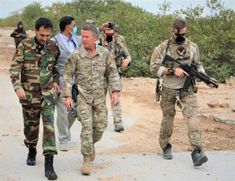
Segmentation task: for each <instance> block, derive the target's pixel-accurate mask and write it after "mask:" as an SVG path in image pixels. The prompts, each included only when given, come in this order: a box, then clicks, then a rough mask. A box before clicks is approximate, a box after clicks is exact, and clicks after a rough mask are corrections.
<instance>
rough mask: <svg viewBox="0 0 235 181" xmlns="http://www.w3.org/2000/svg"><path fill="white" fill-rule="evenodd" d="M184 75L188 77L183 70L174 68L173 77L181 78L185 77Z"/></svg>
mask: <svg viewBox="0 0 235 181" xmlns="http://www.w3.org/2000/svg"><path fill="white" fill-rule="evenodd" d="M185 75H187V76H188V73H187V72H185V71H184V70H183V69H181V68H178V67H177V68H175V76H177V77H183V76H185Z"/></svg>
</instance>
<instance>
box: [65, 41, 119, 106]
mask: <svg viewBox="0 0 235 181" xmlns="http://www.w3.org/2000/svg"><path fill="white" fill-rule="evenodd" d="M74 75H75V80H76V83H77V86H78V91H79V96H78V97H79V98H82V99H83V100H85V101H86V102H87V103H90V104H91V103H94V104H98V103H101V102H105V99H106V98H105V91H104V84H105V80H106V79H107V80H108V82H109V86H110V90H111V92H114V91H120V90H121V83H120V77H119V75H118V72H117V68H116V65H115V62H114V60H113V57H112V55H111V54H110V53H109V52H108V51H107V50H106V49H105V48H103V47H102V46H99V45H97V46H96V52H95V55H94V56H93V57H92V58H91V57H90V56H89V55H88V53H87V51H86V49H85V48H84V46H83V45H81V46H80V47H79V48H78V49H76V50H75V52H73V53H72V54H71V55H70V56H69V58H68V61H67V63H66V64H65V72H64V79H65V83H64V84H65V90H64V97H68V96H71V87H72V82H73V76H74Z"/></svg>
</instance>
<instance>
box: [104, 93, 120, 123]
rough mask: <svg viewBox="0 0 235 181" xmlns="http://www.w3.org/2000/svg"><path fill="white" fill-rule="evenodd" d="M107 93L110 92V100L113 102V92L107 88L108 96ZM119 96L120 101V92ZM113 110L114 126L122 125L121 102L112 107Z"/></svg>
mask: <svg viewBox="0 0 235 181" xmlns="http://www.w3.org/2000/svg"><path fill="white" fill-rule="evenodd" d="M107 92H109V97H110V100H111V95H112V92H111V91H110V89H108V88H105V95H107ZM118 96H119V99H120V92H119V93H118ZM111 110H112V114H113V124H114V125H118V124H122V107H121V101H119V102H118V104H116V105H115V106H113V105H111Z"/></svg>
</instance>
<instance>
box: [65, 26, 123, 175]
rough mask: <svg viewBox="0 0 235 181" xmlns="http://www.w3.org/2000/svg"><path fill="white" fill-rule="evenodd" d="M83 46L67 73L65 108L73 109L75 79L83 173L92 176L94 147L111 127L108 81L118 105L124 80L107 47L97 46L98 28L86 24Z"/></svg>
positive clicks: (70, 59)
mask: <svg viewBox="0 0 235 181" xmlns="http://www.w3.org/2000/svg"><path fill="white" fill-rule="evenodd" d="M81 34H82V45H81V46H80V47H79V48H78V49H76V50H75V52H73V53H72V54H71V55H70V56H69V58H68V61H67V63H66V64H65V69H64V79H65V90H64V97H66V99H65V106H66V107H67V108H71V106H72V98H71V87H72V82H73V76H74V75H75V76H76V78H75V80H76V83H77V86H78V91H79V96H78V99H77V103H78V107H77V112H78V115H79V118H80V121H81V124H82V131H81V153H82V155H83V157H84V162H83V164H82V167H81V173H82V174H84V175H89V174H90V173H91V161H93V160H94V159H95V147H94V144H95V143H96V142H97V141H99V140H100V139H101V137H102V135H103V132H104V129H105V128H106V127H107V108H106V99H105V90H104V84H105V79H107V80H108V82H109V86H110V91H111V92H112V95H111V103H112V105H115V104H117V103H118V92H119V91H120V90H121V84H120V77H119V75H118V72H117V68H116V65H115V62H114V59H113V57H112V54H110V52H109V51H108V50H106V49H105V48H104V47H102V46H99V45H96V44H95V42H96V40H97V36H98V33H97V28H96V26H95V25H94V24H92V23H88V22H86V23H85V24H84V25H83V28H82V33H81Z"/></svg>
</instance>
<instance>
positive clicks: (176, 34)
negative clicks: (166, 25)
mask: <svg viewBox="0 0 235 181" xmlns="http://www.w3.org/2000/svg"><path fill="white" fill-rule="evenodd" d="M186 34H187V33H181V34H180V33H175V36H185V35H186Z"/></svg>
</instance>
